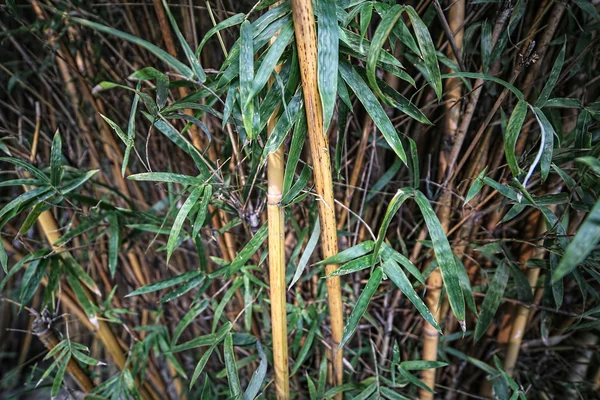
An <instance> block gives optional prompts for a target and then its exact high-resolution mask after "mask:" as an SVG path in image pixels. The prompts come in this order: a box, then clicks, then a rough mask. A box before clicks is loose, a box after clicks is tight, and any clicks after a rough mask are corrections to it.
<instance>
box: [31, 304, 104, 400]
mask: <svg viewBox="0 0 600 400" xmlns="http://www.w3.org/2000/svg"><path fill="white" fill-rule="evenodd" d="M32 331H33V333H34V334H35V335H36V336H37V337H38V338H39V339H40V341H41V342H42V343H43V344H44V346H46V348H47V349H48V351H51V350H52V349H54V348H55V347H56V346H57V345H58V344H59V343H60V341H59V340H58V338H57V337H56V335H55V334H54V332H53V329H52V327H51V326H48V324H47V323H46V322H45V321H44V319H43V318H42V316H41V315H39V314H38V315H37V316H36V318H35V320H34V321H33V327H32ZM67 372H68V373H69V375H71V377H72V378H73V380H75V382H77V385H78V386H79V388H80V389H81V390H82V391H84V392H85V393H88V392H91V391H92V390H94V384H93V383H92V381H91V380H90V377H89V376H88V374H87V373H86V372H85V371H84V370H83V369H82V368H81V367H80V366H79V364H78V363H77V361H75V360H74V359H73V358H70V359H69V361H68V363H67Z"/></svg>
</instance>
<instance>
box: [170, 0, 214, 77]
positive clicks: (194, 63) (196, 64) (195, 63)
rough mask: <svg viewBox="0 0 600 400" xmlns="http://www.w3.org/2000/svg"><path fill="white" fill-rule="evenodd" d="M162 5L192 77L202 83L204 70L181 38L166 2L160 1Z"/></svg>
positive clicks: (204, 75)
mask: <svg viewBox="0 0 600 400" xmlns="http://www.w3.org/2000/svg"><path fill="white" fill-rule="evenodd" d="M162 3H163V7H164V8H165V12H166V13H167V16H168V17H169V21H170V22H171V26H172V27H173V32H175V36H177V39H179V43H180V44H181V47H182V48H183V52H184V53H185V56H186V58H187V59H188V62H189V63H190V66H191V67H192V70H193V71H194V75H195V76H196V78H198V79H199V80H200V82H204V81H205V80H206V74H205V73H204V70H203V69H202V66H201V65H200V62H199V61H198V59H197V58H196V55H195V54H194V52H193V51H192V49H191V48H190V46H189V45H188V43H187V42H186V41H185V38H184V37H183V35H182V34H181V31H180V30H179V27H178V26H177V22H176V21H175V18H174V17H173V14H172V13H171V10H170V9H169V6H168V4H167V1H166V0H162Z"/></svg>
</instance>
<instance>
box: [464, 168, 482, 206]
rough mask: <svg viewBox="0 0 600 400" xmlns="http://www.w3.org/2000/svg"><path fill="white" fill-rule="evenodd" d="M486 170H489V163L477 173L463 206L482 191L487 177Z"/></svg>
mask: <svg viewBox="0 0 600 400" xmlns="http://www.w3.org/2000/svg"><path fill="white" fill-rule="evenodd" d="M486 172H487V165H486V167H485V168H484V169H483V170H482V171H481V172H480V173H479V174H478V175H477V178H475V180H474V181H473V184H472V185H471V187H470V188H469V191H468V192H467V197H465V202H464V203H463V207H464V206H466V205H467V203H468V202H469V201H471V200H473V198H474V197H475V196H477V195H478V194H479V192H480V191H481V188H482V187H483V178H484V177H485V174H486Z"/></svg>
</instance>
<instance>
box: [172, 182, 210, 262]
mask: <svg viewBox="0 0 600 400" xmlns="http://www.w3.org/2000/svg"><path fill="white" fill-rule="evenodd" d="M203 191H204V187H201V186H200V187H196V188H195V189H194V191H193V192H192V193H191V194H190V195H189V197H188V198H187V199H186V201H185V203H183V205H182V206H181V209H180V210H179V212H178V213H177V217H175V222H173V226H172V227H171V233H170V234H169V241H168V242H167V264H168V263H169V259H170V258H171V254H173V250H175V246H176V245H177V242H178V241H179V233H180V232H181V228H182V226H183V223H184V222H185V218H186V217H187V215H188V214H189V213H190V211H191V210H192V207H194V206H195V205H196V202H197V201H198V199H199V198H200V195H201V194H202V192H203Z"/></svg>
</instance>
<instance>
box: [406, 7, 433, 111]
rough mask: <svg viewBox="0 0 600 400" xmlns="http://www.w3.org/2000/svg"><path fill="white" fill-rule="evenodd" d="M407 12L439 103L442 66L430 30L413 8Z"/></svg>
mask: <svg viewBox="0 0 600 400" xmlns="http://www.w3.org/2000/svg"><path fill="white" fill-rule="evenodd" d="M406 12H407V14H408V17H409V18H410V22H411V23H412V26H413V29H414V31H415V36H416V38H417V43H418V44H419V49H420V50H421V56H422V57H423V61H424V62H425V68H426V69H427V72H428V75H429V78H430V79H431V82H432V84H433V90H434V91H435V94H436V95H437V98H438V101H440V100H441V99H442V78H441V75H440V66H439V65H438V60H437V55H436V52H435V46H434V45H433V41H432V40H431V35H429V29H427V26H426V25H425V24H424V23H423V21H422V20H421V18H419V14H417V12H416V11H415V9H414V8H412V7H411V6H407V7H406Z"/></svg>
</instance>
